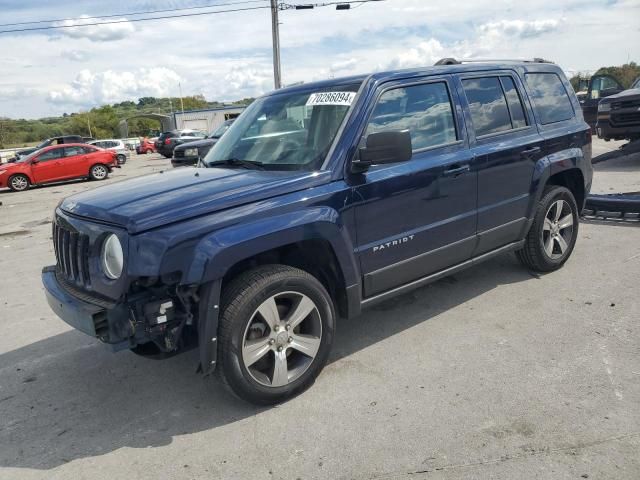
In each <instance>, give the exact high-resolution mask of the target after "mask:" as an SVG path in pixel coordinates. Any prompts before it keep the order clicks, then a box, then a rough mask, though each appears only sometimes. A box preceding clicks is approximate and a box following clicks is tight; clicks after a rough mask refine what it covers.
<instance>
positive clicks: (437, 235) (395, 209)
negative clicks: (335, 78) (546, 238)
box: [351, 76, 477, 297]
mask: <svg viewBox="0 0 640 480" xmlns="http://www.w3.org/2000/svg"><path fill="white" fill-rule="evenodd" d="M411 82H412V83H411V84H410V85H403V83H402V82H400V83H395V84H393V85H392V86H389V87H386V88H383V90H382V92H381V93H380V95H379V97H378V101H377V103H376V106H375V108H374V110H373V112H372V114H371V117H370V118H369V122H368V125H367V127H366V130H365V134H364V136H363V139H362V141H363V143H364V142H365V141H366V136H367V135H368V134H370V133H374V132H381V131H393V130H400V131H402V130H409V131H410V133H411V140H412V147H413V158H412V159H411V160H410V161H408V162H402V163H398V164H390V165H379V166H373V167H371V168H370V169H369V170H368V171H366V172H365V173H362V174H352V175H353V176H352V178H351V181H352V182H353V184H354V192H353V193H354V202H355V204H356V207H355V216H356V227H357V244H358V247H357V253H358V256H359V260H360V265H361V269H362V272H363V275H364V279H363V289H364V292H363V295H364V297H370V296H372V295H376V294H378V293H382V292H385V291H387V290H390V289H393V288H394V287H397V286H400V285H402V284H405V283H408V282H411V281H413V280H417V279H419V278H421V277H424V276H426V275H428V274H430V273H434V272H437V271H439V270H443V269H445V268H447V267H449V266H451V265H455V264H457V263H460V262H463V261H465V260H467V259H469V258H470V256H471V252H472V250H473V248H474V245H475V234H476V196H477V173H476V168H475V165H474V162H473V158H472V155H471V153H470V151H469V148H468V144H467V140H466V134H465V130H464V124H463V122H462V119H461V118H460V116H459V115H457V114H455V113H454V112H455V111H456V105H458V99H457V95H456V93H455V90H454V89H453V88H452V84H451V78H450V77H449V76H443V77H437V78H434V77H431V78H429V79H428V80H422V81H420V83H417V84H416V83H415V82H416V80H415V79H413V80H412V81H411Z"/></svg>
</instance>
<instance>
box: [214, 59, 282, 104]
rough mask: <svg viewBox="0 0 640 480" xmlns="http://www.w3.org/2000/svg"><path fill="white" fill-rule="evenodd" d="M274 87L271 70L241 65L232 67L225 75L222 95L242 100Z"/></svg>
mask: <svg viewBox="0 0 640 480" xmlns="http://www.w3.org/2000/svg"><path fill="white" fill-rule="evenodd" d="M272 85H273V73H272V71H271V70H269V69H266V68H261V67H259V66H256V65H250V64H239V65H235V66H233V67H231V69H230V70H229V72H228V73H227V74H226V75H224V77H223V82H222V86H223V88H222V89H221V91H220V93H221V94H222V95H223V96H225V95H231V96H232V97H233V98H241V97H243V96H247V95H255V94H256V93H257V92H264V91H267V90H269V89H270V88H271V86H272Z"/></svg>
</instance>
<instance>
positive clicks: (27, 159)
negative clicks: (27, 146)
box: [14, 149, 40, 163]
mask: <svg viewBox="0 0 640 480" xmlns="http://www.w3.org/2000/svg"><path fill="white" fill-rule="evenodd" d="M38 153H40V149H38V150H36V151H35V152H32V153H30V154H29V155H25V156H23V157H20V158H18V159H17V160H16V161H15V162H14V163H27V162H30V161H31V159H32V158H34V157H35V156H36V155H38Z"/></svg>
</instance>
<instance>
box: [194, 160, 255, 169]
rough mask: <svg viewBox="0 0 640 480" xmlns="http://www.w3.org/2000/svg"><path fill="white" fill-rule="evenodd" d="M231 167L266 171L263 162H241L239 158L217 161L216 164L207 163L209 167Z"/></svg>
mask: <svg viewBox="0 0 640 480" xmlns="http://www.w3.org/2000/svg"><path fill="white" fill-rule="evenodd" d="M223 165H224V166H230V167H240V168H247V169H249V170H252V169H253V170H264V166H263V164H262V162H256V161H254V160H241V159H239V158H227V159H226V160H216V161H215V162H211V163H207V167H219V166H223Z"/></svg>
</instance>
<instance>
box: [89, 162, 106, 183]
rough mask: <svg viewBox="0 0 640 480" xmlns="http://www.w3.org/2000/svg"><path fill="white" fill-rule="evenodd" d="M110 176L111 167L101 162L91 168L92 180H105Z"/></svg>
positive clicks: (90, 176)
mask: <svg viewBox="0 0 640 480" xmlns="http://www.w3.org/2000/svg"><path fill="white" fill-rule="evenodd" d="M108 176H109V169H108V168H107V167H105V166H104V165H102V164H101V163H98V164H96V165H94V166H93V167H91V170H89V178H91V180H104V179H105V178H107V177H108Z"/></svg>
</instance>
